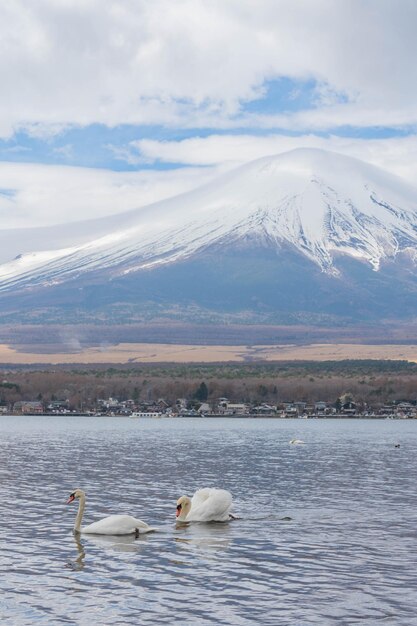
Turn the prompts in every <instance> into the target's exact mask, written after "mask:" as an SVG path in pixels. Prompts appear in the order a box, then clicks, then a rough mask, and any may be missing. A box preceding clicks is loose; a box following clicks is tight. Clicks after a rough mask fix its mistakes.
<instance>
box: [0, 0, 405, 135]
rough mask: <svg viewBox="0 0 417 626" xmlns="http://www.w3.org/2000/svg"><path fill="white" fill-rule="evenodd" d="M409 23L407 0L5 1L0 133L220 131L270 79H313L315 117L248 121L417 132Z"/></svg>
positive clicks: (0, 26)
mask: <svg viewBox="0 0 417 626" xmlns="http://www.w3.org/2000/svg"><path fill="white" fill-rule="evenodd" d="M416 23H417V3H415V2H411V1H409V0H397V2H392V0H366V1H364V0H351V1H349V2H334V0H314V2H312V1H311V0H291V2H289V1H288V0H257V1H256V2H254V1H253V0H228V1H227V2H225V1H224V0H212V1H211V2H207V1H206V0H175V2H173V1H172V0H152V2H149V1H148V0H135V1H132V0H118V1H117V2H103V1H102V0H62V1H61V2H57V1H56V0H38V1H37V2H31V3H29V2H27V1H26V0H14V1H13V2H3V3H1V4H0V81H1V85H2V98H1V101H0V136H3V137H4V136H10V135H11V134H13V131H14V129H16V128H19V127H27V128H29V129H30V131H31V132H33V133H37V134H39V133H44V132H58V131H59V129H60V128H62V126H63V125H71V124H74V125H81V126H84V125H88V124H91V123H95V122H98V123H104V124H107V125H117V124H121V123H131V124H141V123H162V124H172V125H181V126H188V127H191V126H202V125H205V126H209V127H212V128H216V127H218V128H222V127H227V126H230V125H233V124H236V121H235V117H236V114H237V113H238V112H239V107H240V104H241V103H242V102H243V101H246V100H250V99H253V98H255V97H257V96H260V95H261V94H262V85H263V84H264V81H265V80H272V79H274V78H277V77H289V78H292V79H294V80H312V81H316V82H317V85H318V88H317V94H316V95H317V98H318V99H317V104H316V108H315V109H313V110H311V111H309V112H301V113H291V112H289V113H280V112H279V111H277V113H278V115H277V116H274V115H272V116H265V115H262V114H258V115H255V116H246V118H245V119H244V120H243V122H242V123H243V124H254V123H256V124H259V125H261V126H263V127H274V126H276V127H278V126H282V127H284V128H304V129H309V128H328V127H330V126H331V125H334V126H336V125H339V124H359V125H366V124H372V125H373V124H382V125H384V124H395V125H407V124H416V123H417V113H416V111H417V64H416V63H415V58H416V56H417V38H416V37H415V24H416ZM340 94H344V96H345V97H346V100H347V102H338V96H339V95H340ZM48 129H49V130H48Z"/></svg>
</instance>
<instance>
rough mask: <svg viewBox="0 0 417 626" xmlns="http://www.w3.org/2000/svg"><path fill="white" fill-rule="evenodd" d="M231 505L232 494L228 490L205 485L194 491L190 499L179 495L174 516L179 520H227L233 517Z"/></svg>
mask: <svg viewBox="0 0 417 626" xmlns="http://www.w3.org/2000/svg"><path fill="white" fill-rule="evenodd" d="M231 507H232V494H231V493H229V491H226V490H225V489H212V488H208V487H206V488H205V489H199V490H198V491H196V492H195V494H194V495H193V497H192V499H190V498H188V497H187V496H181V498H180V499H179V500H178V502H177V513H176V516H177V520H178V521H179V522H228V521H229V520H230V519H234V518H233V515H232V514H231V513H230V510H231Z"/></svg>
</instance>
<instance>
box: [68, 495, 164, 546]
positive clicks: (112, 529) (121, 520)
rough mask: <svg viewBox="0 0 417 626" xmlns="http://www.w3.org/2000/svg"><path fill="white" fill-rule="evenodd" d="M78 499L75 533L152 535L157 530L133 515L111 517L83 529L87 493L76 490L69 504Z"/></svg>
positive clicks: (69, 499)
mask: <svg viewBox="0 0 417 626" xmlns="http://www.w3.org/2000/svg"><path fill="white" fill-rule="evenodd" d="M76 499H78V501H79V505H78V513H77V517H76V518H75V524H74V532H76V533H89V534H92V535H139V534H140V533H150V532H152V531H154V530H155V528H151V527H150V526H148V524H146V522H142V520H140V519H136V518H135V517H132V516H131V515H109V517H104V518H103V519H101V520H99V521H98V522H93V524H89V526H83V527H81V521H82V519H83V514H84V508H85V492H84V491H83V490H82V489H76V490H75V491H73V492H72V494H71V495H70V497H69V498H68V500H67V504H70V502H74V500H76Z"/></svg>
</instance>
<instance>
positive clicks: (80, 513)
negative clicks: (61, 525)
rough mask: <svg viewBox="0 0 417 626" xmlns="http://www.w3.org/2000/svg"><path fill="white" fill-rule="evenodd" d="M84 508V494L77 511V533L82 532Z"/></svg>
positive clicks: (75, 528) (75, 529)
mask: <svg viewBox="0 0 417 626" xmlns="http://www.w3.org/2000/svg"><path fill="white" fill-rule="evenodd" d="M84 508H85V495H84V494H83V495H82V496H80V498H79V504H78V513H77V517H76V518H75V524H74V532H75V533H80V532H81V522H82V519H83V515H84Z"/></svg>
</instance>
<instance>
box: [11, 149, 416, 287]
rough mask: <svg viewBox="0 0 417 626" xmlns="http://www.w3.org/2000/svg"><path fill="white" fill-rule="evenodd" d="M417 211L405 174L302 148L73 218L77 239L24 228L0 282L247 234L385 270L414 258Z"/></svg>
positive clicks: (50, 278)
mask: <svg viewBox="0 0 417 626" xmlns="http://www.w3.org/2000/svg"><path fill="white" fill-rule="evenodd" d="M416 210H417V190H415V189H414V188H412V187H410V186H409V185H407V184H406V183H404V182H403V181H402V180H401V179H399V178H397V177H394V176H391V175H390V174H388V173H386V172H384V171H383V170H380V169H378V168H376V167H374V166H372V165H369V164H366V163H363V162H362V161H360V160H358V159H354V158H352V157H347V156H344V155H341V154H337V153H334V152H328V151H325V150H320V149H316V148H298V149H295V150H291V151H290V152H286V153H282V154H278V155H273V156H268V157H263V158H261V159H257V160H256V161H252V162H250V163H248V164H246V165H243V166H241V167H239V168H237V169H235V170H233V171H231V172H229V173H227V174H225V175H223V176H221V177H220V178H219V179H218V180H216V181H214V182H212V183H210V184H208V185H205V186H204V187H201V188H198V189H195V190H193V191H191V192H188V193H186V194H182V195H181V196H178V197H175V198H171V199H168V200H165V201H162V202H159V203H156V204H153V205H150V206H148V207H143V208H141V209H138V210H137V211H130V212H128V213H126V214H124V215H119V216H117V221H115V220H114V219H113V218H110V219H109V218H105V219H103V220H97V221H95V222H91V223H87V224H84V223H83V224H80V225H79V227H78V230H77V227H76V226H74V225H72V228H71V233H72V235H71V241H68V234H65V235H64V234H63V229H62V227H61V228H60V229H55V230H51V229H37V230H36V232H32V231H31V232H29V233H26V235H27V239H28V241H29V242H30V243H29V244H28V248H27V249H26V250H23V254H22V250H21V249H19V250H14V251H11V252H12V253H11V254H10V257H9V258H10V259H13V260H10V261H9V262H7V263H4V264H3V265H1V266H0V289H13V288H16V287H19V288H20V287H24V286H25V285H27V284H30V285H31V286H33V285H34V284H39V285H45V284H46V285H47V284H51V283H53V284H55V283H57V282H58V283H61V282H65V281H66V280H67V279H68V278H72V277H74V276H82V275H84V274H88V273H91V272H97V271H100V272H103V271H105V272H107V273H108V275H109V276H115V275H124V274H126V273H131V272H137V271H141V270H143V269H152V268H155V267H158V266H160V265H161V264H167V263H174V262H177V261H179V260H181V259H185V258H189V257H192V256H193V255H198V254H199V253H200V251H202V250H205V249H207V248H208V247H209V246H212V245H214V244H215V245H216V246H219V245H220V246H229V245H230V244H231V243H233V242H235V241H239V240H242V239H245V238H246V239H247V238H248V237H250V238H251V239H252V240H256V239H258V240H259V241H262V242H265V241H266V242H268V243H269V245H270V246H272V247H273V246H277V247H280V246H282V245H284V244H285V245H287V246H290V247H291V248H292V249H293V250H295V251H296V252H297V253H299V254H301V255H303V256H305V257H307V258H308V259H309V260H310V261H312V262H313V263H315V264H316V265H317V266H319V267H320V268H321V270H322V271H323V272H326V273H329V274H333V275H337V273H338V269H337V267H336V265H335V258H338V257H339V256H340V255H345V256H346V255H347V256H349V257H353V258H355V259H359V260H362V261H364V262H366V263H368V264H370V265H371V266H372V268H373V269H375V270H378V268H379V267H380V264H381V262H382V261H384V260H388V259H395V258H396V256H397V255H398V253H400V252H404V251H406V252H409V253H410V254H411V256H412V257H413V255H414V251H415V249H416V244H417V213H416ZM3 239H4V243H5V246H6V245H7V238H6V237H4V236H3ZM8 240H9V241H10V237H9V238H8ZM22 240H24V238H23V239H22V236H20V237H19V242H20V243H21V242H22ZM64 241H65V243H63V242H64ZM9 246H10V244H9ZM17 254H19V257H18V258H15V257H16V255H17Z"/></svg>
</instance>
